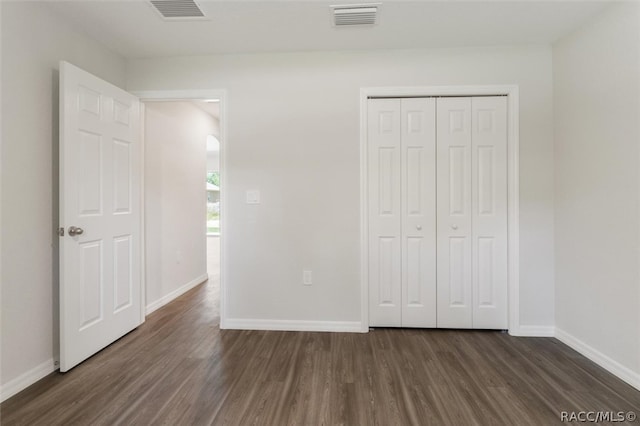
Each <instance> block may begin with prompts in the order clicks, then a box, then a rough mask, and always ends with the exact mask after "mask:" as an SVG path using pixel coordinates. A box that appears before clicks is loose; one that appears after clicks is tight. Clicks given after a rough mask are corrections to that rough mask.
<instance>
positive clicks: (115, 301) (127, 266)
mask: <svg viewBox="0 0 640 426" xmlns="http://www.w3.org/2000/svg"><path fill="white" fill-rule="evenodd" d="M60 227H61V228H63V229H64V235H63V236H61V237H60V241H61V243H60V371H67V370H69V369H70V368H72V367H74V366H75V365H77V364H78V363H80V362H81V361H83V360H84V359H86V358H88V357H90V356H91V355H93V354H94V353H96V352H97V351H99V350H100V349H102V348H104V347H105V346H107V345H109V344H110V343H112V342H113V341H115V340H116V339H118V338H119V337H121V336H123V335H124V334H126V333H128V332H129V331H131V330H133V329H134V328H136V327H137V326H138V325H140V324H141V323H142V322H143V321H144V315H143V310H142V300H141V298H142V294H141V246H140V245H141V233H140V232H141V141H140V109H139V101H138V99H137V98H136V97H135V96H133V95H131V94H129V93H127V92H125V91H123V90H121V89H119V88H117V87H115V86H113V85H112V84H110V83H107V82H105V81H103V80H101V79H99V78H97V77H95V76H93V75H91V74H89V73H87V72H85V71H83V70H81V69H79V68H77V67H75V66H73V65H71V64H69V63H66V62H62V63H61V64H60Z"/></svg>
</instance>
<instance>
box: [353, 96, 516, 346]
mask: <svg viewBox="0 0 640 426" xmlns="http://www.w3.org/2000/svg"><path fill="white" fill-rule="evenodd" d="M446 96H469V97H471V96H507V111H508V112H507V114H508V117H507V253H508V254H507V257H508V261H507V295H508V307H507V311H508V324H509V329H508V330H509V334H510V335H512V336H519V335H521V332H520V211H519V206H520V183H519V181H520V136H519V135H520V130H519V128H520V127H519V126H520V119H519V118H520V109H519V87H518V86H517V85H487V86H421V87H365V88H361V89H360V296H361V300H360V321H361V327H362V328H361V331H362V332H363V333H366V332H367V331H368V330H369V253H368V252H369V249H368V247H369V217H368V209H367V206H368V205H369V204H368V203H369V197H368V176H369V174H368V162H367V158H368V152H367V136H368V135H367V118H368V103H367V100H368V99H369V98H412V97H414V98H415V97H446Z"/></svg>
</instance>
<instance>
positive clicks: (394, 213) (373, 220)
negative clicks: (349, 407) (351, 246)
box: [367, 99, 402, 327]
mask: <svg viewBox="0 0 640 426" xmlns="http://www.w3.org/2000/svg"><path fill="white" fill-rule="evenodd" d="M368 114H369V115H368V126H367V156H368V159H367V160H368V161H367V169H368V170H367V173H368V185H369V188H368V191H369V192H368V195H369V197H368V198H369V205H368V212H369V215H368V216H369V271H368V275H369V323H370V325H372V326H386V327H399V326H400V325H401V309H402V300H401V220H402V214H401V212H402V206H401V196H402V194H401V185H400V183H401V146H400V101H399V100H397V99H371V100H369V101H368Z"/></svg>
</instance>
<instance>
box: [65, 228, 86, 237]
mask: <svg viewBox="0 0 640 426" xmlns="http://www.w3.org/2000/svg"><path fill="white" fill-rule="evenodd" d="M68 232H69V236H70V237H75V236H76V235H82V233H83V232H84V229H82V228H78V227H76V226H70V227H69V231H68Z"/></svg>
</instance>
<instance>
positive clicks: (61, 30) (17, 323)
mask: <svg viewBox="0 0 640 426" xmlns="http://www.w3.org/2000/svg"><path fill="white" fill-rule="evenodd" d="M0 4H1V8H2V25H1V30H2V34H1V39H2V47H1V50H2V156H1V158H2V175H1V185H2V201H1V202H2V205H1V209H2V214H1V220H2V224H1V229H2V231H1V232H2V234H1V238H0V241H2V249H1V250H2V251H1V259H2V276H1V280H2V298H1V299H2V306H1V310H2V320H1V322H2V326H1V331H2V337H1V346H2V349H1V355H2V365H1V369H0V375H1V383H2V393H3V394H2V397H3V398H5V397H6V396H7V392H9V391H12V390H13V391H15V389H17V388H16V386H18V387H19V385H20V383H23V382H24V380H23V379H26V378H28V377H27V376H29V374H31V376H29V377H31V379H33V377H36V376H38V375H41V374H46V373H47V372H50V371H52V367H53V358H54V357H56V356H57V354H58V309H57V306H58V280H57V276H58V265H57V263H58V255H57V244H58V242H57V239H58V237H57V236H56V235H55V234H54V229H55V227H56V226H57V218H58V214H57V213H58V204H57V198H58V190H57V186H56V185H57V183H56V179H57V176H58V170H57V157H58V147H57V144H58V139H57V134H58V94H57V89H58V83H57V80H58V61H59V60H61V59H64V60H67V61H69V62H72V63H74V64H75V65H77V66H79V67H81V68H84V69H86V70H87V71H89V72H91V73H94V74H96V75H98V76H99V77H102V78H104V79H106V80H108V81H110V82H112V83H114V84H116V85H120V86H123V85H124V84H123V83H124V80H125V77H124V76H125V62H124V60H123V58H121V57H120V56H118V55H116V54H114V53H113V52H111V51H109V50H107V49H105V48H104V47H102V46H101V45H99V44H97V43H95V42H93V41H92V40H90V39H88V38H86V37H85V36H83V35H82V34H80V33H77V32H75V31H72V30H71V29H69V27H68V26H67V25H66V24H64V23H63V21H61V20H60V19H59V18H58V17H56V16H55V14H54V13H52V12H51V10H50V9H49V7H48V6H46V5H42V4H34V3H29V2H22V3H8V2H2V3H0ZM25 374H26V376H25ZM34 375H35V376H34ZM27 382H28V380H27ZM25 383H26V382H25Z"/></svg>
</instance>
